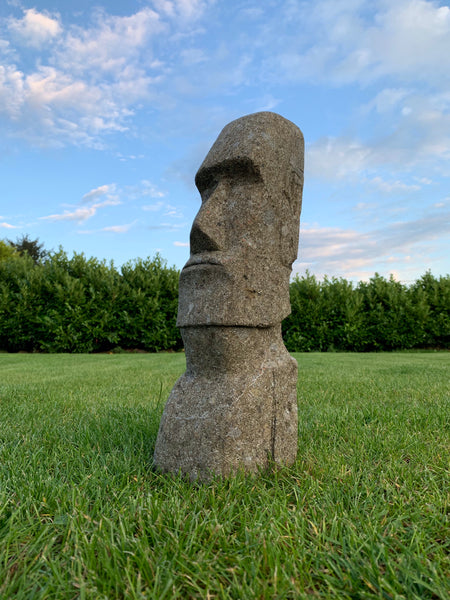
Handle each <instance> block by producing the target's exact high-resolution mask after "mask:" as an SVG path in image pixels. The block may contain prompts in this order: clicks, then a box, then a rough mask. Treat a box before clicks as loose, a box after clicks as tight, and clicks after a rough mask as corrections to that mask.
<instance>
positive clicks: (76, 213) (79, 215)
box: [40, 186, 121, 223]
mask: <svg viewBox="0 0 450 600" xmlns="http://www.w3.org/2000/svg"><path fill="white" fill-rule="evenodd" d="M101 187H106V186H101ZM99 189H100V188H97V189H96V190H92V191H91V192H88V194H86V195H87V196H89V194H93V195H94V197H97V198H98V197H101V196H102V195H104V193H102V192H98V190H99ZM95 193H97V196H95ZM86 195H85V196H83V199H85V198H86ZM90 200H92V197H91V198H90ZM82 201H83V200H82ZM118 204H121V202H120V200H119V198H118V196H110V197H107V198H106V199H105V200H103V201H102V202H96V203H95V204H91V206H81V207H78V208H75V209H74V210H72V211H70V210H65V211H64V212H63V213H61V214H54V215H48V216H46V217H40V219H42V220H45V221H53V222H55V221H76V222H77V223H83V222H84V221H87V220H88V219H91V218H92V217H93V216H94V215H96V213H97V210H98V209H99V208H104V207H105V206H117V205H118Z"/></svg>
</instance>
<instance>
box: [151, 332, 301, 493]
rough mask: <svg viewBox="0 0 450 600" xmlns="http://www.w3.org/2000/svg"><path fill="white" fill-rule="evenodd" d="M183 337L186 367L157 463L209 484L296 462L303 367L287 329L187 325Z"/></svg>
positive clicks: (163, 428)
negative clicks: (238, 473)
mask: <svg viewBox="0 0 450 600" xmlns="http://www.w3.org/2000/svg"><path fill="white" fill-rule="evenodd" d="M182 335H183V340H184V342H185V347H186V359H187V369H186V373H185V374H184V375H182V376H181V377H180V379H179V380H178V381H177V383H176V384H175V386H174V388H173V390H172V392H171V394H170V396H169V400H168V401H167V404H166V407H165V409H164V413H163V416H162V420H161V425H160V429H159V433H158V438H157V441H156V448H155V455H154V462H155V465H156V466H157V467H158V468H160V469H161V470H163V471H166V472H172V473H180V472H181V473H182V474H184V475H186V476H188V477H189V478H190V479H191V480H192V481H194V480H200V481H208V480H209V479H211V477H212V476H213V475H222V476H227V475H229V474H231V473H234V472H236V471H238V470H243V471H244V472H256V471H258V470H259V469H264V468H267V467H268V466H269V465H270V464H271V463H277V464H280V465H290V464H292V463H293V462H294V461H295V458H296V454H297V435H298V433H297V363H296V361H295V360H294V359H293V358H292V357H291V356H290V355H289V353H288V352H287V350H286V348H285V346H284V344H283V340H282V338H281V331H280V327H270V328H264V329H258V328H251V327H188V328H183V329H182ZM206 349H208V350H206Z"/></svg>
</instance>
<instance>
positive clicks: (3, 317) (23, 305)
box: [0, 241, 450, 352]
mask: <svg viewBox="0 0 450 600" xmlns="http://www.w3.org/2000/svg"><path fill="white" fill-rule="evenodd" d="M178 275H179V273H178V271H177V270H176V269H175V268H174V267H172V268H169V267H167V265H166V262H165V261H164V260H163V259H162V258H161V257H160V256H159V255H156V257H154V258H147V259H145V260H142V259H137V260H134V261H130V262H128V263H126V264H125V265H123V266H122V267H121V268H120V269H117V268H116V267H115V266H114V265H113V263H110V264H107V263H106V262H105V261H98V260H97V259H95V258H89V259H88V258H86V257H85V256H84V254H76V253H75V254H74V255H73V257H72V258H69V257H68V256H67V254H66V253H65V252H64V250H62V249H60V250H59V251H58V252H53V253H49V254H47V253H46V256H45V257H44V258H43V259H42V260H39V257H38V258H36V257H35V258H34V260H33V258H32V257H31V256H30V255H28V254H27V252H24V253H22V254H20V253H19V252H17V251H15V250H13V249H12V248H11V247H10V246H8V245H7V244H5V243H3V242H1V241H0V349H2V350H7V351H10V352H17V351H28V352H98V351H106V350H113V349H115V348H121V349H143V350H149V351H160V350H171V349H173V350H177V349H181V347H182V341H181V337H180V334H179V331H178V329H177V327H176V312H177V304H178ZM290 294H291V306H292V314H291V315H290V316H289V317H288V318H287V319H285V321H284V322H283V336H284V340H285V343H286V346H287V348H288V350H290V351H291V352H310V351H332V350H336V351H339V350H343V351H344V350H345V351H356V352H362V351H373V350H400V349H408V348H428V347H432V348H450V276H448V275H447V276H446V277H439V278H435V277H434V276H433V275H432V274H431V273H430V272H427V273H425V275H423V276H422V277H421V278H420V279H419V280H417V281H416V282H415V283H414V284H413V285H410V286H406V285H403V284H401V283H399V282H397V281H394V279H392V278H391V279H389V280H387V279H384V278H383V277H380V276H379V275H375V276H374V277H373V278H372V279H370V281H369V282H360V283H359V284H357V285H354V284H352V283H351V282H349V281H347V280H345V279H336V278H333V279H327V278H326V279H325V280H324V281H319V280H317V279H316V278H315V277H314V276H313V275H311V274H309V273H306V275H304V276H303V277H297V278H296V279H294V281H293V282H292V283H291V287H290Z"/></svg>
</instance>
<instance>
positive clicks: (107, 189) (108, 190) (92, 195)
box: [81, 183, 116, 202]
mask: <svg viewBox="0 0 450 600" xmlns="http://www.w3.org/2000/svg"><path fill="white" fill-rule="evenodd" d="M115 190H116V185H115V184H114V183H110V184H107V185H101V186H99V187H97V188H95V189H93V190H91V191H90V192H88V193H87V194H84V196H83V197H82V199H81V201H82V202H92V201H93V200H96V199H97V198H100V197H101V196H104V195H105V194H112V193H114V192H115Z"/></svg>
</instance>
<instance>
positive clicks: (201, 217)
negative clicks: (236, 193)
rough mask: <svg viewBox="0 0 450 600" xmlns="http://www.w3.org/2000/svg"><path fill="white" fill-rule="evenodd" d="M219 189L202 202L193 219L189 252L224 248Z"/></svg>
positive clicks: (222, 199)
mask: <svg viewBox="0 0 450 600" xmlns="http://www.w3.org/2000/svg"><path fill="white" fill-rule="evenodd" d="M222 196H223V194H222V193H220V190H217V193H214V194H212V195H211V196H210V197H209V198H208V199H207V200H206V201H204V202H203V204H202V206H201V207H200V210H199V211H198V213H197V216H196V217H195V219H194V222H193V224H192V229H191V235H190V243H191V253H192V254H200V253H202V252H214V251H217V250H224V249H225V227H224V225H225V224H224V220H223V202H224V201H225V198H223V197H222Z"/></svg>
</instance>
